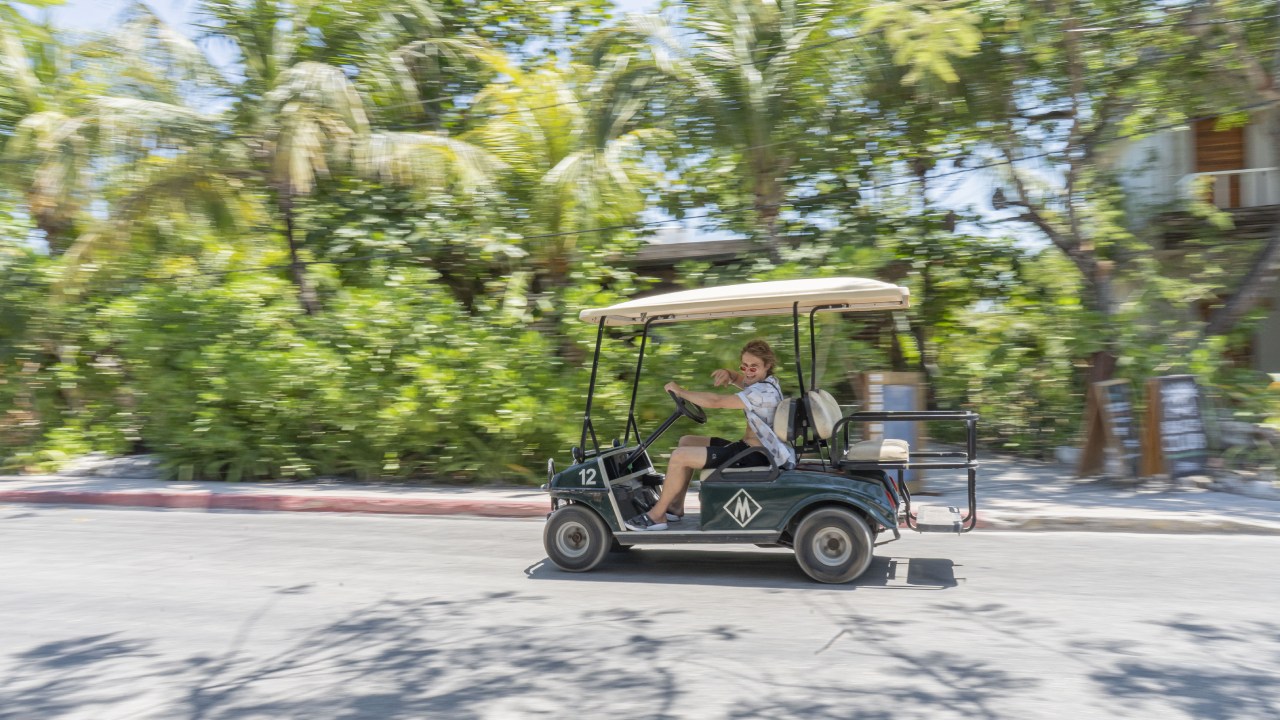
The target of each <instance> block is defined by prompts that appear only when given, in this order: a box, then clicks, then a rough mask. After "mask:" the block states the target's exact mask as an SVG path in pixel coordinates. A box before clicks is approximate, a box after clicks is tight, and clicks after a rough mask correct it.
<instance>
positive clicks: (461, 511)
mask: <svg viewBox="0 0 1280 720" xmlns="http://www.w3.org/2000/svg"><path fill="white" fill-rule="evenodd" d="M5 502H14V503H40V504H53V505H113V506H116V507H159V508H177V509H197V510H274V511H289V512H342V513H381V514H391V515H478V516H482V517H542V516H544V515H546V514H547V513H548V512H550V511H551V504H550V502H540V503H534V502H531V501H526V500H473V499H454V498H366V497H350V496H346V497H344V496H316V497H305V496H298V495H235V494H227V493H205V492H181V493H175V492H169V493H166V492H123V493H109V492H67V491H60V490H9V491H3V492H0V503H5Z"/></svg>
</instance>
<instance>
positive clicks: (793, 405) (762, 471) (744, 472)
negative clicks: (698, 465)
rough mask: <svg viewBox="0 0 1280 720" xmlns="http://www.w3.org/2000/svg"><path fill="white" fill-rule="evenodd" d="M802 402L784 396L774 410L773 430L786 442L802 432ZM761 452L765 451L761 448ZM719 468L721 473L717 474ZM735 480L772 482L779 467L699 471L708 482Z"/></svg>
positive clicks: (706, 469)
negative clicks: (713, 480)
mask: <svg viewBox="0 0 1280 720" xmlns="http://www.w3.org/2000/svg"><path fill="white" fill-rule="evenodd" d="M801 402H803V401H802V400H801V399H800V398H783V399H782V402H780V403H778V408H777V409H776V410H774V411H773V432H774V434H776V435H777V436H778V439H779V440H782V442H785V443H793V441H794V439H795V438H796V436H797V435H799V434H800V432H801V427H800V426H801V420H802V419H803V417H802V415H801V410H802V406H801ZM760 452H764V450H761V451H760ZM717 470H719V473H718V474H717V472H716V471H717ZM713 476H715V478H716V479H723V480H733V481H739V482H748V481H757V482H770V481H772V480H773V479H774V478H775V477H777V476H778V469H777V468H776V467H773V466H772V463H770V466H768V467H766V466H762V465H756V466H752V467H720V468H703V469H702V471H701V472H699V473H698V479H699V480H701V481H703V482H706V481H707V480H708V479H712V477H713Z"/></svg>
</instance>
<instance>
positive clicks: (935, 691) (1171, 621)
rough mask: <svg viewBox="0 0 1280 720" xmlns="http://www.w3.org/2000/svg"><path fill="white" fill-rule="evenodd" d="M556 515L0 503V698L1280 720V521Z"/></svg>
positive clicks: (675, 714)
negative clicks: (805, 531) (805, 523)
mask: <svg viewBox="0 0 1280 720" xmlns="http://www.w3.org/2000/svg"><path fill="white" fill-rule="evenodd" d="M542 526H543V524H542V523H541V522H538V521H537V520H527V519H483V518H470V517H421V516H388V515H378V514H362V515H340V514H303V513H264V512H236V511H215V512H201V513H193V512H189V511H177V512H175V511H165V510H147V509H121V508H95V507H69V506H67V507H57V506H49V505H25V506H16V505H15V506H9V507H7V508H0V547H3V548H4V550H3V552H0V585H2V586H3V590H4V592H2V593H0V718H3V719H4V720H10V719H12V720H19V719H21V720H27V719H28V718H92V719H94V720H112V719H115V718H120V719H125V718H127V719H129V720H134V719H149V718H164V719H165V720H171V719H184V718H190V719H195V718H200V719H209V720H221V719H224V718H236V719H250V718H255V719H256V718H270V719H272V720H275V719H279V718H345V719H364V718H369V719H378V720H382V719H385V718H437V717H439V718H486V719H487V718H495V719H507V718H539V717H553V718H560V717H583V718H594V717H628V718H699V719H708V720H717V719H719V718H726V719H728V718H758V717H769V718H776V719H789V718H797V719H799V718H804V719H805V720H812V719H814V718H818V719H824V718H830V719H833V720H834V719H836V718H840V719H842V720H843V719H845V718H853V717H856V718H859V719H860V720H861V719H870V720H890V719H892V720H924V719H925V718H929V719H950V718H972V717H983V718H991V719H993V720H1002V719H1005V718H1007V719H1009V720H1015V719H1016V720H1029V719H1037V718H1045V719H1049V718H1052V719H1054V720H1057V719H1059V718H1088V719H1091V718H1098V719H1106V720H1112V719H1113V718H1160V719H1161V720H1182V719H1193V718H1194V719H1195V720H1205V719H1211V720H1212V719H1217V718H1232V719H1235V718H1239V719H1242V720H1252V719H1254V718H1257V719H1262V718H1267V719H1271V718H1275V717H1277V716H1280V622H1278V621H1277V619H1276V616H1275V607H1274V598H1275V597H1277V596H1278V595H1280V569H1278V567H1277V565H1276V563H1275V562H1274V558H1275V557H1276V555H1277V552H1278V551H1280V538H1275V537H1259V536H1246V535H1237V536H1220V535H1159V534H1145V535H1143V534H1127V533H1111V534H1102V533H1083V532H1074V533H1057V532H1043V533H1014V532H991V533H972V534H969V535H966V536H963V537H959V538H957V537H951V536H937V535H911V536H907V537H905V538H904V539H903V540H901V541H899V542H895V543H891V544H889V545H885V546H882V547H880V548H877V558H876V560H875V562H874V563H873V565H872V568H871V569H870V571H869V572H868V573H867V574H866V575H865V576H864V577H862V578H860V579H859V580H858V581H856V582H854V583H852V584H849V585H844V586H829V585H819V584H816V583H813V582H811V581H809V580H808V579H807V578H806V577H805V576H804V575H803V574H802V573H801V572H800V570H799V569H798V567H797V566H796V563H795V559H794V557H793V555H792V554H791V553H790V552H786V551H781V550H758V549H754V548H747V549H741V548H735V549H707V548H697V549H657V548H654V549H650V548H642V549H636V550H633V551H631V552H628V553H622V554H617V555H612V556H610V558H609V559H608V560H607V561H606V562H605V563H604V564H603V565H602V566H600V568H598V569H597V570H596V571H594V572H590V573H585V574H571V573H565V572H562V571H560V570H558V569H556V568H555V567H554V566H552V565H551V564H550V563H549V562H548V561H547V560H546V559H545V553H544V552H543V550H542V542H541V533H542Z"/></svg>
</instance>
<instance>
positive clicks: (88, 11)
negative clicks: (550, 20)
mask: <svg viewBox="0 0 1280 720" xmlns="http://www.w3.org/2000/svg"><path fill="white" fill-rule="evenodd" d="M143 1H144V2H145V4H146V5H148V6H150V7H151V9H152V10H154V11H155V13H156V14H157V15H159V16H160V18H161V19H163V20H164V21H165V22H167V23H169V24H171V25H179V26H181V25H184V24H186V23H187V21H188V20H190V19H191V17H192V15H193V14H194V12H195V8H196V6H197V5H199V0H143ZM516 1H517V2H518V0H516ZM128 4H129V2H128V0H67V2H66V4H64V5H62V6H59V7H55V8H53V9H52V13H53V19H54V23H55V24H57V25H58V26H59V27H63V28H66V29H68V30H104V29H106V28H108V27H110V26H111V23H112V21H113V20H114V19H115V17H116V15H117V14H118V13H119V12H120V11H121V10H123V9H124V8H125V7H126V6H127V5H128ZM614 4H615V5H617V6H618V7H619V8H621V9H622V10H623V11H625V12H642V11H649V10H652V9H654V8H656V7H657V5H658V0H615V2H614Z"/></svg>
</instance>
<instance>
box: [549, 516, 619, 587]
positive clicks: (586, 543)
mask: <svg viewBox="0 0 1280 720" xmlns="http://www.w3.org/2000/svg"><path fill="white" fill-rule="evenodd" d="M612 541H613V538H612V536H611V535H610V533H609V529H608V528H606V527H605V524H604V521H603V520H601V519H600V516H599V515H597V514H595V512H594V511H592V510H589V509H587V508H585V507H582V506H581V505H564V506H562V507H561V508H560V509H559V510H556V511H555V512H553V513H551V517H550V518H548V519H547V526H546V528H544V529H543V531H542V544H543V546H544V547H545V548H546V550H547V557H549V558H551V562H553V563H555V564H556V567H558V568H560V569H561V570H568V571H569V572H586V571H588V570H590V569H592V568H594V567H595V566H597V565H599V564H600V562H601V561H602V560H604V558H605V555H607V554H608V553H609V547H610V545H611V544H612Z"/></svg>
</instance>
